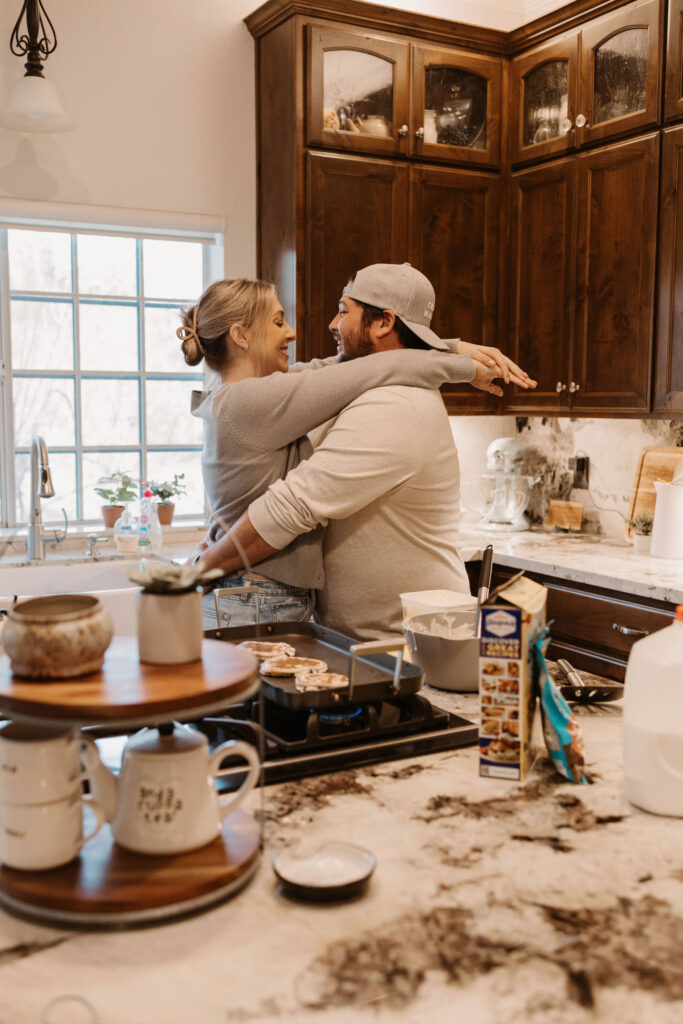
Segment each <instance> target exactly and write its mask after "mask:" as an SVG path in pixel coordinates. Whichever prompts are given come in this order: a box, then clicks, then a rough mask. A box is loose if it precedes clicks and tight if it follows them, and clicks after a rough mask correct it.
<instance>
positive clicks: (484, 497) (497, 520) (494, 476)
mask: <svg viewBox="0 0 683 1024" xmlns="http://www.w3.org/2000/svg"><path fill="white" fill-rule="evenodd" d="M522 456H523V450H522V446H521V444H520V443H519V441H517V440H516V439H515V438H513V437H501V438H498V439H497V440H495V441H492V442H491V444H490V445H489V446H488V448H487V450H486V472H485V473H483V474H482V476H481V478H480V480H479V481H478V483H477V484H476V485H474V487H473V488H468V489H467V490H468V491H469V494H467V493H466V494H465V495H464V500H465V504H466V505H467V504H468V503H469V504H470V506H471V507H472V510H473V511H475V512H477V513H478V514H479V515H480V516H481V519H480V521H479V523H478V527H479V528H480V529H482V530H499V531H510V532H512V531H516V530H528V529H529V520H528V519H527V517H526V516H525V514H524V513H525V511H526V509H527V507H528V504H529V499H530V497H531V490H532V488H533V486H534V484H535V483H536V482H537V480H538V478H537V477H534V476H528V475H525V474H522V473H520V468H521V463H522ZM468 499H469V502H468Z"/></svg>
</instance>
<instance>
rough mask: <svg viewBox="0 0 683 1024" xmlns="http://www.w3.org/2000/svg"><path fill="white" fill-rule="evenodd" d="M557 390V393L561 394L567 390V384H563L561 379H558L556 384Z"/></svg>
mask: <svg viewBox="0 0 683 1024" xmlns="http://www.w3.org/2000/svg"><path fill="white" fill-rule="evenodd" d="M555 390H556V391H557V393H558V395H559V394H560V392H561V391H566V390H567V385H566V384H563V383H562V381H561V380H558V382H557V384H556V385H555Z"/></svg>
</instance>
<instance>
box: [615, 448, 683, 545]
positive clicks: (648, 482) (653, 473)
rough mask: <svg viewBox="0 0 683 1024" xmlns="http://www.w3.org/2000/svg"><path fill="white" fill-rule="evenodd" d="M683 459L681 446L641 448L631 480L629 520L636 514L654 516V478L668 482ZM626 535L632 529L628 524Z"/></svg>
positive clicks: (655, 493)
mask: <svg viewBox="0 0 683 1024" xmlns="http://www.w3.org/2000/svg"><path fill="white" fill-rule="evenodd" d="M681 459H683V448H675V447H665V446H663V445H650V446H649V447H647V448H643V450H642V452H641V453H640V459H639V460H638V467H637V469H636V476H635V480H634V482H633V491H632V493H631V503H630V505H629V510H628V520H629V522H631V521H632V520H633V519H635V517H636V516H654V514H655V502H656V500H657V492H656V491H655V480H661V481H662V483H665V484H670V483H671V481H672V479H673V475H674V473H675V472H676V467H677V466H678V463H679V462H680V460H681ZM626 530H627V535H628V536H629V537H631V536H632V535H633V531H632V530H631V528H630V526H628V525H627V527H626Z"/></svg>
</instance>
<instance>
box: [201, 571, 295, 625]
mask: <svg viewBox="0 0 683 1024" xmlns="http://www.w3.org/2000/svg"><path fill="white" fill-rule="evenodd" d="M213 586H214V590H222V589H223V588H225V587H257V588H258V597H259V601H260V609H261V622H263V623H269V622H304V621H306V620H307V619H310V618H311V616H312V614H313V608H314V603H315V593H314V591H312V590H304V589H303V588H301V587H289V586H287V584H286V583H277V582H276V581H275V580H255V579H250V578H249V577H248V576H225V577H223V578H222V579H219V580H216V582H215V583H214V585H213ZM218 604H219V607H220V622H219V623H218V628H219V629H224V628H225V627H226V626H227V627H230V626H251V625H253V624H254V623H255V622H256V594H235V596H234V597H232V596H231V595H230V594H221V595H220V597H219V598H218ZM202 608H203V620H204V629H216V599H215V597H214V595H213V592H209V593H208V594H204V597H203V598H202Z"/></svg>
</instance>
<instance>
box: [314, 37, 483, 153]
mask: <svg viewBox="0 0 683 1024" xmlns="http://www.w3.org/2000/svg"><path fill="white" fill-rule="evenodd" d="M308 60H309V75H308V104H307V123H306V138H307V141H308V144H309V145H311V146H325V147H330V148H332V149H336V150H346V151H348V152H355V153H365V154H373V155H377V156H390V155H402V156H407V157H412V158H417V159H420V160H436V161H443V162H447V163H463V164H474V165H476V166H481V167H493V166H497V165H498V163H499V161H500V122H501V82H502V61H501V60H500V59H498V58H496V57H489V56H481V55H478V54H475V53H468V52H465V51H460V50H456V49H452V48H450V47H449V48H436V47H432V46H428V45H425V44H421V43H415V42H410V43H409V42H406V41H402V40H400V39H392V38H390V37H385V36H380V35H375V34H372V33H368V32H363V31H362V30H360V29H358V30H355V29H352V28H348V29H347V28H344V29H343V30H342V29H337V28H327V27H323V26H320V25H309V26H308Z"/></svg>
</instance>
